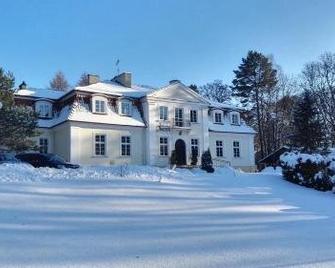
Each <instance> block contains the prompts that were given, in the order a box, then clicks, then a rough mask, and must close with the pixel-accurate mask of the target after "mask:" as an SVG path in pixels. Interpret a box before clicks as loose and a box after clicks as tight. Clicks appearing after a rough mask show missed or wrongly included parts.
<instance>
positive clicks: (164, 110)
mask: <svg viewBox="0 0 335 268" xmlns="http://www.w3.org/2000/svg"><path fill="white" fill-rule="evenodd" d="M159 119H160V120H168V107H166V106H160V107H159Z"/></svg>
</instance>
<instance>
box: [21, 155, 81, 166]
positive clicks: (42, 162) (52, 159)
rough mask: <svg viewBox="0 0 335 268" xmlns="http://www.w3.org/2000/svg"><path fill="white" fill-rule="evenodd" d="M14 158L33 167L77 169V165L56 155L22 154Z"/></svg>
mask: <svg viewBox="0 0 335 268" xmlns="http://www.w3.org/2000/svg"><path fill="white" fill-rule="evenodd" d="M16 158H18V159H19V160H21V161H23V162H26V163H29V164H31V165H32V166H34V167H51V168H79V165H75V164H71V163H68V162H66V161H65V160H64V159H63V158H61V157H60V156H58V155H56V154H41V153H22V154H18V155H16Z"/></svg>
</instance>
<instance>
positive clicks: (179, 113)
mask: <svg viewBox="0 0 335 268" xmlns="http://www.w3.org/2000/svg"><path fill="white" fill-rule="evenodd" d="M174 120H175V122H174V123H175V126H177V127H183V126H184V109H183V108H175V116H174Z"/></svg>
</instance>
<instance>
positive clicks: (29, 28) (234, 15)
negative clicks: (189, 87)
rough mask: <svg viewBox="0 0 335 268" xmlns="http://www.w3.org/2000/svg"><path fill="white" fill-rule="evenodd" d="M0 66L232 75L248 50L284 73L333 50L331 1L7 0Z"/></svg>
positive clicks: (145, 78) (33, 77)
mask: <svg viewBox="0 0 335 268" xmlns="http://www.w3.org/2000/svg"><path fill="white" fill-rule="evenodd" d="M0 8H1V16H0V23H1V24H0V25H1V28H0V29H1V36H0V48H1V49H0V66H2V67H4V68H5V69H7V70H10V71H12V72H14V74H15V76H16V79H17V83H19V82H20V81H22V80H25V81H26V82H27V83H28V84H29V85H30V86H33V87H47V86H48V83H49V80H50V79H51V78H52V76H53V74H54V73H55V72H56V71H58V70H62V71H63V72H64V73H65V75H66V77H67V78H68V80H69V82H70V83H71V84H75V83H76V81H77V80H78V77H79V76H80V74H81V73H82V72H84V71H85V72H89V73H97V74H99V75H100V76H101V77H102V78H106V79H107V78H112V77H113V76H114V75H115V73H116V68H115V62H116V60H117V59H118V58H119V59H120V69H121V71H131V72H132V73H133V75H134V80H135V82H136V83H139V84H148V85H153V86H162V85H164V84H166V83H167V82H168V81H169V80H171V79H180V80H182V81H183V82H185V83H186V84H190V83H196V84H198V85H201V84H204V83H206V82H210V81H212V80H214V79H222V80H224V81H225V82H226V83H230V82H231V80H232V78H233V70H234V69H236V68H237V66H238V64H239V63H240V62H241V58H242V57H243V56H245V55H246V53H247V51H248V50H250V49H253V50H258V51H261V52H263V53H265V54H272V55H273V56H274V57H275V60H276V62H277V63H278V64H279V65H281V66H282V67H283V69H284V70H285V71H286V72H287V73H289V74H290V73H292V74H296V73H298V72H299V71H300V70H301V68H302V67H303V65H304V63H306V62H308V61H311V60H314V59H317V57H318V56H319V55H320V54H321V53H322V52H324V51H332V52H335V16H334V10H335V1H333V0H318V1H317V0H254V1H251V0H232V1H228V0H227V1H225V0H221V1H220V0H217V1H216V0H193V1H191V0H165V1H163V0H160V1H158V0H156V1H153V0H134V1H132V0H128V1H111V0H94V1H93V0H92V1H89V0H81V1H79V0H57V1H56V0H39V1H37V0H29V1H26V0H21V1H18V0H8V1H7V0H0Z"/></svg>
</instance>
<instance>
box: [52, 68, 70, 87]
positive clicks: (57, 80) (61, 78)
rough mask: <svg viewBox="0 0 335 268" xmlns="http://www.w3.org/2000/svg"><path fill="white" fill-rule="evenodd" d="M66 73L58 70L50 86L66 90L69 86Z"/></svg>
mask: <svg viewBox="0 0 335 268" xmlns="http://www.w3.org/2000/svg"><path fill="white" fill-rule="evenodd" d="M69 87H70V86H69V83H68V82H67V80H66V78H65V75H64V74H63V73H62V72H60V71H59V72H57V73H56V74H55V77H54V78H53V79H52V80H51V81H50V88H51V89H53V90H58V91H66V90H68V88H69Z"/></svg>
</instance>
